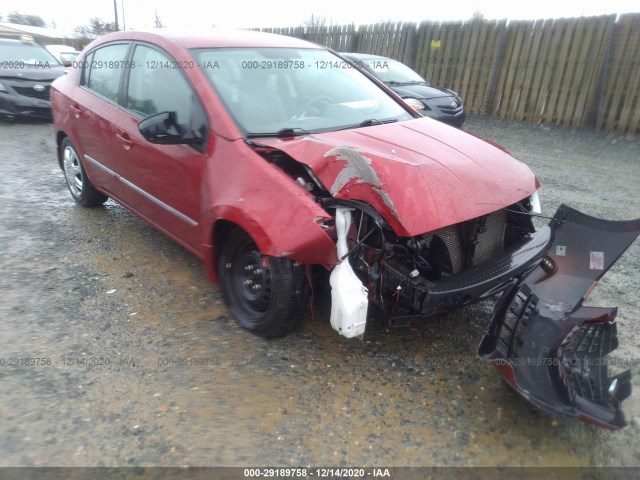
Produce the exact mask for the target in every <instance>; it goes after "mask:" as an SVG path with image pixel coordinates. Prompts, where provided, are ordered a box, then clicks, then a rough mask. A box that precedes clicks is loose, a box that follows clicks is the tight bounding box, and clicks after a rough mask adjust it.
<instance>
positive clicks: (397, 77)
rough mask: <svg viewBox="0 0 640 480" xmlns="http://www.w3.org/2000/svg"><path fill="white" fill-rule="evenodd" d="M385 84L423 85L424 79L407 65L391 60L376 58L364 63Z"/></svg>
mask: <svg viewBox="0 0 640 480" xmlns="http://www.w3.org/2000/svg"><path fill="white" fill-rule="evenodd" d="M364 63H365V64H366V65H367V66H368V67H369V68H370V69H371V70H373V72H374V73H375V75H376V77H378V78H379V79H380V80H382V81H383V82H385V83H423V82H426V80H425V79H424V78H422V77H421V76H420V75H418V74H417V73H416V72H414V71H413V70H411V69H410V68H409V67H407V66H406V65H405V64H403V63H400V62H397V61H395V60H391V59H390V58H374V59H371V60H366V61H365V62H364Z"/></svg>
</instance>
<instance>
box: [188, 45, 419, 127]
mask: <svg viewBox="0 0 640 480" xmlns="http://www.w3.org/2000/svg"><path fill="white" fill-rule="evenodd" d="M194 55H195V57H196V59H197V61H198V63H199V64H200V67H201V68H202V69H203V71H204V72H205V73H206V75H207V77H208V78H209V80H210V82H211V84H212V85H213V87H214V88H215V90H216V91H217V93H218V95H219V96H220V98H221V99H222V101H223V102H224V104H225V105H226V107H227V109H228V110H229V112H230V114H231V115H232V117H233V118H234V119H235V121H236V122H237V124H238V125H239V126H240V127H241V128H242V129H243V130H244V131H245V133H246V134H247V135H248V136H261V135H284V134H286V135H287V136H288V135H289V134H291V135H298V134H305V133H316V132H326V131H332V130H339V129H344V128H355V127H364V126H368V125H376V124H379V123H386V122H395V121H400V120H408V119H411V118H413V117H412V116H411V115H410V114H409V113H407V111H406V110H405V109H404V108H402V106H400V105H399V104H398V103H397V102H396V101H394V100H393V99H392V98H391V97H390V96H389V95H388V94H387V93H386V92H384V90H382V89H380V88H379V87H378V86H377V85H376V84H375V83H373V82H372V81H371V80H369V79H368V78H367V77H366V76H365V75H363V74H362V73H361V72H360V71H358V69H357V68H355V67H354V66H353V64H352V63H350V62H347V61H344V60H342V59H340V58H339V57H337V56H336V55H334V54H332V53H331V52H329V51H327V50H324V49H295V48H215V49H197V50H194Z"/></svg>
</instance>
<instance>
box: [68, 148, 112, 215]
mask: <svg viewBox="0 0 640 480" xmlns="http://www.w3.org/2000/svg"><path fill="white" fill-rule="evenodd" d="M60 158H61V162H62V171H63V172H64V178H65V180H66V181H67V187H69V192H71V196H72V197H73V199H74V200H75V201H76V203H77V204H78V205H82V206H83V207H97V206H100V205H102V204H103V203H104V202H106V201H107V200H108V198H109V197H107V196H106V195H105V194H104V193H102V192H99V191H98V190H96V188H95V187H94V186H93V184H92V183H91V181H90V180H89V177H87V174H86V172H85V171H84V167H83V166H82V162H81V161H80V154H79V153H78V150H77V149H76V147H75V145H74V144H73V142H72V141H71V140H69V138H65V139H64V140H62V144H61V145H60Z"/></svg>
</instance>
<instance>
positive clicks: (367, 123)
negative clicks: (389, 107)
mask: <svg viewBox="0 0 640 480" xmlns="http://www.w3.org/2000/svg"><path fill="white" fill-rule="evenodd" d="M397 121H398V119H397V118H390V119H388V120H378V119H377V118H367V119H366V120H363V121H362V122H360V123H358V124H356V125H349V126H348V127H344V128H339V129H338V130H349V129H350V128H360V127H371V126H373V125H382V124H384V123H395V122H397Z"/></svg>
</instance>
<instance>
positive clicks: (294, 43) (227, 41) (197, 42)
mask: <svg viewBox="0 0 640 480" xmlns="http://www.w3.org/2000/svg"><path fill="white" fill-rule="evenodd" d="M114 40H141V41H148V42H153V41H160V40H165V41H166V40H169V41H171V42H174V43H177V44H179V45H181V46H183V47H184V48H187V49H191V48H223V47H290V48H325V47H322V46H320V45H317V44H315V43H311V42H307V41H304V40H300V39H298V38H294V37H286V36H284V35H276V34H273V33H266V32H257V31H252V30H227V29H218V28H212V29H209V30H206V31H203V32H199V33H183V32H180V31H172V30H167V29H154V30H153V31H125V32H115V33H109V34H107V35H104V36H102V37H100V38H98V39H97V41H96V43H100V44H101V43H105V42H108V41H114Z"/></svg>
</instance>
